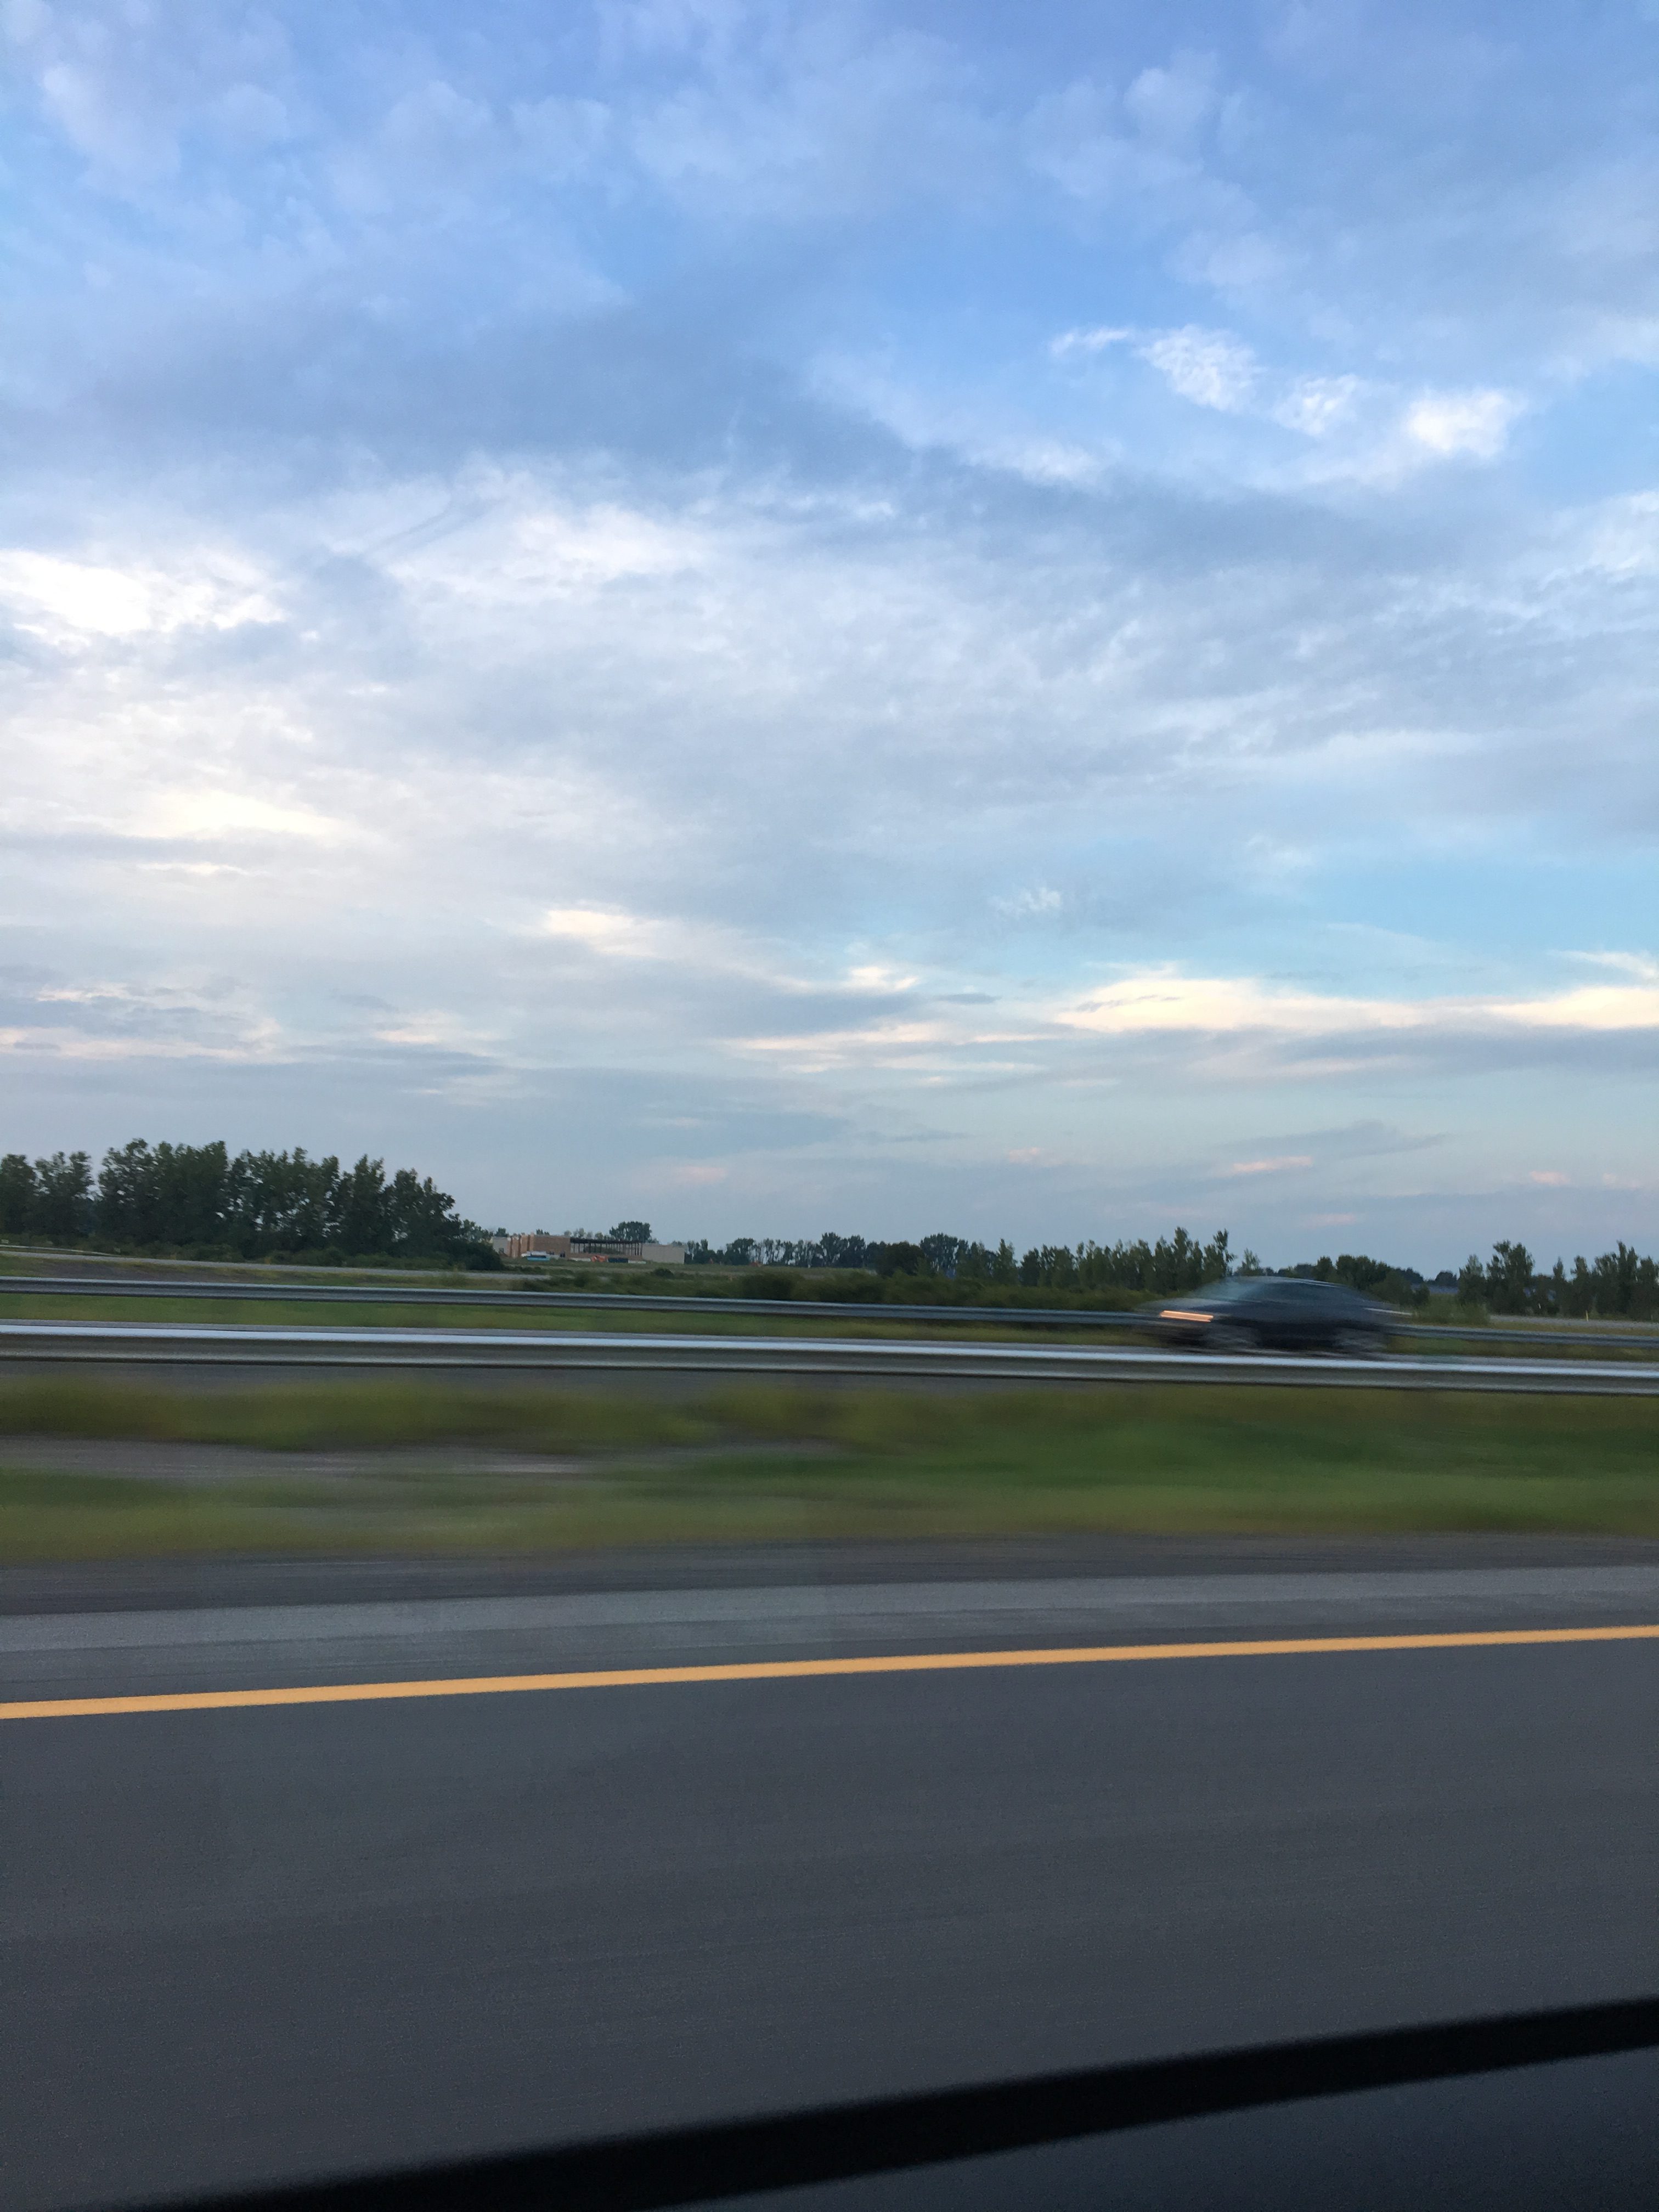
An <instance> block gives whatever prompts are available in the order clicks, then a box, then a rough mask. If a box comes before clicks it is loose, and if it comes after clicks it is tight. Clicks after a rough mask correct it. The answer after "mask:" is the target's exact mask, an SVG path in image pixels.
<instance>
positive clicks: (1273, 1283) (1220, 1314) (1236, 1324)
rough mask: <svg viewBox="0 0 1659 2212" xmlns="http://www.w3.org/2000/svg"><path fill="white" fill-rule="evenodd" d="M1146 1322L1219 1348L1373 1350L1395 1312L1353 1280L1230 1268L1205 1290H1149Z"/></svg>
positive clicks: (1186, 1341)
mask: <svg viewBox="0 0 1659 2212" xmlns="http://www.w3.org/2000/svg"><path fill="white" fill-rule="evenodd" d="M1136 1320H1137V1322H1138V1323H1139V1326H1140V1327H1141V1328H1144V1329H1146V1330H1148V1331H1150V1333H1151V1334H1152V1335H1154V1336H1156V1337H1157V1339H1158V1341H1159V1343H1161V1344H1176V1345H1182V1346H1187V1347H1188V1348H1190V1347H1192V1346H1205V1347H1206V1348H1207V1349H1208V1350H1210V1351H1212V1352H1255V1351H1257V1350H1261V1349H1264V1348H1269V1347H1270V1348H1271V1349H1272V1350H1273V1351H1275V1352H1345V1353H1346V1354H1347V1355H1348V1356H1349V1357H1350V1358H1370V1357H1373V1356H1374V1355H1375V1354H1376V1353H1377V1352H1381V1351H1382V1350H1383V1347H1384V1346H1385V1345H1386V1344H1387V1341H1388V1338H1389V1330H1390V1329H1391V1328H1393V1326H1394V1315H1393V1313H1392V1312H1391V1311H1390V1310H1389V1308H1388V1307H1387V1306H1383V1305H1378V1304H1376V1301H1375V1300H1374V1299H1372V1298H1368V1297H1364V1295H1363V1294H1362V1293H1361V1292H1360V1291H1354V1290H1350V1289H1349V1288H1348V1286H1347V1285H1346V1283H1321V1282H1316V1281H1313V1280H1311V1279H1310V1278H1309V1277H1307V1276H1304V1275H1229V1276H1228V1277H1227V1278H1226V1279H1225V1280H1224V1281H1222V1282H1218V1283H1206V1284H1205V1285H1204V1286H1203V1288H1202V1289H1201V1290H1197V1291H1182V1292H1181V1293H1180V1294H1179V1295H1177V1296H1176V1297H1164V1298H1149V1299H1148V1300H1147V1302H1146V1304H1145V1305H1143V1306H1142V1307H1141V1308H1140V1309H1139V1312H1138V1313H1137V1315H1136Z"/></svg>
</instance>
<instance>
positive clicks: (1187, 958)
mask: <svg viewBox="0 0 1659 2212" xmlns="http://www.w3.org/2000/svg"><path fill="white" fill-rule="evenodd" d="M0 224H3V237H0V332H3V336H0V769H3V773H0V1149H5V1150H17V1149H21V1150H26V1151H28V1152H40V1151H45V1150H51V1149H56V1148H57V1147H58V1146H67V1147H75V1146H83V1147H85V1148H86V1149H88V1151H90V1152H93V1153H94V1155H96V1154H97V1153H99V1152H101V1150H102V1149H103V1148H104V1147H105V1146H108V1145H112V1144H117V1143H120V1142H123V1141H125V1139H128V1138H129V1137H131V1136H135V1135H145V1136H148V1137H150V1138H152V1139H157V1138H161V1137H168V1138H172V1139H179V1140H190V1141H199V1140H202V1139H207V1138H210V1137H218V1136H222V1137H224V1138H225V1139H227V1140H228V1141H229V1143H230V1144H231V1145H232V1146H233V1148H238V1147H240V1146H243V1145H247V1146H254V1147H258V1146H264V1145H276V1146H284V1145H291V1144H295V1143H301V1144H304V1145H306V1146H307V1147H309V1148H310V1149H311V1150H312V1151H313V1152H338V1153H340V1154H342V1155H343V1156H345V1157H356V1154H357V1153H358V1152H362V1151H368V1152H371V1153H374V1154H379V1155H383V1156H385V1157H386V1158H387V1159H388V1161H389V1162H393V1163H398V1164H402V1163H405V1162H408V1163H412V1164H418V1165H419V1166H420V1167H421V1168H422V1169H423V1170H429V1171H430V1172H432V1173H433V1174H435V1176H437V1178H438V1180H439V1181H440V1182H441V1184H442V1185H443V1187H444V1188H446V1189H448V1190H451V1191H453V1193H454V1194H456V1196H457V1198H458V1200H459V1203H460V1205H461V1206H462V1209H463V1211H464V1212H466V1213H468V1214H469V1215H471V1216H472V1217H473V1218H477V1219H479V1220H481V1221H483V1223H484V1224H485V1225H487V1226H495V1225H497V1224H501V1225H506V1226H509V1227H513V1228H530V1227H546V1228H552V1229H561V1228H565V1227H568V1226H572V1225H599V1226H604V1225H606V1224H607V1223H608V1222H609V1221H610V1220H611V1219H613V1218H618V1217H621V1216H624V1215H626V1216H631V1217H636V1218H637V1217H643V1218H647V1219H649V1220H650V1221H651V1222H652V1223H653V1225H654V1226H655V1227H656V1229H657V1231H658V1233H659V1235H664V1236H707V1237H711V1238H712V1239H714V1240H715V1241H717V1242H718V1241H723V1240H724V1239H726V1238H727V1237H732V1236H735V1235H738V1234H750V1235H773V1236H782V1237H805V1236H810V1235H812V1234H815V1233H817V1231H822V1230H823V1229H826V1228H836V1229H837V1230H839V1231H843V1232H851V1231H859V1232H861V1233H863V1234H866V1235H869V1236H886V1237H916V1236H920V1235H922V1234H926V1233H927V1232H929V1231H933V1230H938V1229H948V1230H950V1231H954V1232H955V1233H957V1234H959V1235H963V1236H969V1237H990V1238H995V1237H1001V1236H1007V1237H1011V1238H1012V1240H1013V1241H1014V1242H1015V1243H1016V1244H1017V1245H1020V1246H1022V1247H1023V1246H1024V1244H1027V1243H1039V1242H1048V1241H1062V1240H1063V1241H1071V1242H1075V1241H1077V1240H1078V1239H1079V1238H1083V1237H1097V1238H1100V1239H1102V1240H1104V1241H1110V1240H1113V1239H1115V1238H1116V1237H1139V1236H1141V1235H1154V1236H1155V1235H1157V1234H1158V1233H1159V1232H1160V1231H1166V1230H1168V1229H1169V1228H1170V1227H1171V1226H1172V1225H1174V1224H1175V1223H1176V1221H1180V1222H1182V1223H1184V1224H1185V1225H1187V1226H1188V1228H1189V1229H1191V1230H1193V1231H1195V1232H1197V1233H1200V1234H1203V1235H1207V1234H1208V1233H1210V1232H1211V1231H1212V1230H1214V1229H1216V1228H1218V1227H1222V1226H1225V1227H1226V1228H1227V1229H1228V1230H1229V1231H1231V1235H1232V1237H1233V1242H1234V1245H1235V1248H1236V1249H1237V1248H1239V1247H1242V1246H1243V1245H1244V1244H1246V1243H1249V1244H1250V1245H1252V1246H1254V1247H1255V1249H1257V1250H1258V1251H1259V1252H1260V1253H1261V1255H1262V1256H1263V1257H1264V1258H1265V1259H1267V1261H1270V1262H1277V1263H1285V1262H1288V1261H1295V1260H1297V1259H1301V1258H1306V1257H1312V1256H1315V1255H1316V1254H1317V1253H1319V1252H1321V1251H1333V1252H1334V1251H1337V1250H1342V1249H1347V1250H1365V1251H1370V1252H1372V1253H1375V1254H1378V1255H1381V1256H1383V1257H1385V1258H1388V1259H1391V1260H1394V1261H1399V1262H1404V1263H1408V1264H1414V1265H1416V1266H1418V1267H1423V1268H1424V1269H1425V1271H1427V1272H1431V1273H1432V1272H1433V1271H1434V1270H1435V1269H1437V1268H1438V1267H1443V1266H1448V1265H1453V1266H1455V1265H1456V1264H1458V1263H1459V1262H1460V1261H1462V1258H1463V1257H1464V1256H1465V1255H1466V1254H1467V1253H1468V1252H1469V1251H1470V1250H1471V1249H1480V1250H1483V1251H1484V1250H1485V1249H1486V1248H1487V1247H1489V1245H1490V1244H1491V1243H1492V1240H1493V1239H1495V1238H1497V1237H1514V1236H1520V1237H1524V1238H1525V1239H1526V1240H1527V1242H1528V1243H1529V1244H1530V1245H1532V1246H1533V1248H1534V1250H1535V1251H1536V1252H1537V1253H1538V1254H1539V1255H1540V1256H1541V1259H1542V1260H1543V1261H1544V1263H1545V1264H1546V1265H1547V1264H1548V1262H1549V1261H1551V1260H1553V1257H1554V1256H1555V1255H1556V1254H1557V1253H1558V1252H1560V1253H1564V1254H1565V1255H1567V1257H1568V1258H1569V1260H1571V1255H1572V1254H1573V1253H1574V1252H1576V1251H1580V1250H1583V1251H1589V1252H1595V1251H1598V1250H1601V1249H1605V1248H1606V1247H1607V1245H1608V1244H1609V1243H1612V1242H1613V1240H1614V1239H1615V1238H1616V1237H1626V1238H1627V1239H1629V1240H1630V1241H1632V1242H1633V1243H1637V1244H1638V1245H1639V1246H1640V1247H1641V1248H1642V1249H1653V1248H1654V1247H1655V1245H1656V1244H1659V1156H1656V1142H1655V1133H1656V1127H1659V1115H1656V1110H1655V1109H1656V1076H1659V867H1656V860H1659V744H1656V723H1655V700H1656V676H1659V657H1656V647H1659V408H1656V399H1659V0H1645V4H1644V0H1618V3H1617V4H1613V0H1609V4H1606V5H1598V6H1586V5H1573V4H1571V0H1555V4H1552V5H1550V6H1547V7H1546V6H1542V5H1536V6H1534V5H1528V4H1526V3H1525V0H1517V4H1511V5H1507V6H1504V7H1502V8H1498V7H1495V6H1492V7H1486V8H1474V7H1469V6H1467V5H1462V4H1460V0H1434V4H1432V5H1431V4H1426V0H1425V4H1416V0H1389V4H1386V5H1382V4H1378V5H1368V4H1364V0H1352V4H1349V0H1331V4H1328V5H1323V4H1312V3H1311V0H1289V4H1262V5H1252V4H1249V0H1233V4H1230V5H1226V6H1218V7H1207V6H1197V5H1185V4H1182V0H1172V4H1170V5H1168V6H1165V7H1163V8H1158V9H1147V8H1146V7H1144V6H1129V5H1122V6H1119V5H1112V4H1094V5H1084V4H1064V0H1054V4H1045V0H1020V4H1018V5H1014V4H1006V0H998V4H991V0H951V4H950V5H948V6H947V5H945V4H943V0H938V4H934V0H912V4H903V0H888V3H887V4H878V0H870V4H862V0H831V4H827V5H817V4H809V0H802V4H799V5H787V4H753V3H752V0H599V4H588V0H559V4H540V5H532V4H526V0H469V5H468V6H466V7H465V8H464V9H458V8H455V7H453V5H448V4H445V5H438V4H436V0H397V3H396V4H394V0H330V4H328V5H323V4H321V0H313V4H308V5H282V4H270V5H265V6H256V7H244V6H240V5H234V4H230V0H165V4H163V3H162V0H155V4H150V0H125V4H118V5H97V4H86V5H82V4H72V3H71V0H0Z"/></svg>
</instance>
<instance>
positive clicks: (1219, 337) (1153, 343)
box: [1139, 324, 1257, 415]
mask: <svg viewBox="0 0 1659 2212" xmlns="http://www.w3.org/2000/svg"><path fill="white" fill-rule="evenodd" d="M1139 350H1140V352H1141V355H1142V356H1143V358H1144V359H1146V361H1149V362H1151V363H1152V367H1153V368H1155V369H1157V370H1158V372H1159V374H1161V375H1162V376H1164V378H1165V379H1166V380H1167V381H1168V383H1169V386H1170V390H1171V391H1172V392H1177V393H1179V395H1180V396H1181V398H1183V399H1190V400H1191V401H1192V402H1193V404H1194V406H1197V407H1213V408H1215V409H1216V410H1218V412H1219V413H1221V414H1224V415H1234V414H1238V413H1240V412H1242V411H1243V409H1245V408H1246V407H1248V406H1249V404H1250V400H1251V398H1252V397H1253V395H1254V393H1255V386H1256V376H1257V371H1256V363H1255V355H1254V354H1253V353H1252V352H1251V351H1250V349H1249V346H1247V345H1245V344H1244V343H1243V342H1242V341H1241V340H1239V339H1237V338H1236V337H1231V336H1230V335H1229V333H1228V332H1227V331H1206V330H1200V328H1198V326H1197V325H1194V324H1189V325H1187V327H1186V328H1185V329H1183V330H1178V331H1164V333H1163V334H1162V335H1161V336H1159V337H1154V338H1150V339H1148V340H1147V341H1146V343H1145V344H1144V345H1143V346H1141V348H1140V349H1139Z"/></svg>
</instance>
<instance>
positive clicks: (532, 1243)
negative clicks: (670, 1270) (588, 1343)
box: [489, 1229, 685, 1267]
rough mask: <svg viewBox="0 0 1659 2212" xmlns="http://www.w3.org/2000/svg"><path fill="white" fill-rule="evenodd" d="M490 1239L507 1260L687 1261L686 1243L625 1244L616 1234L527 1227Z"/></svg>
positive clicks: (661, 1264) (615, 1264) (614, 1264)
mask: <svg viewBox="0 0 1659 2212" xmlns="http://www.w3.org/2000/svg"><path fill="white" fill-rule="evenodd" d="M489 1241H490V1243H492V1244H493V1245H494V1246H495V1249H496V1250H497V1251H498V1252H499V1253H500V1254H501V1257H502V1259H503V1260H508V1261H511V1260H574V1261H580V1262H584V1263H586V1264H588V1265H593V1266H599V1267H628V1266H629V1265H633V1266H646V1267H684V1265H685V1247H684V1244H623V1243H618V1242H617V1239H616V1238H615V1237H580V1236H577V1235H575V1234H574V1233H572V1232H569V1231H567V1232H566V1234H564V1235H563V1236H562V1237H556V1236H554V1235H552V1234H551V1232H550V1231H548V1230H545V1229H536V1230H526V1231H520V1232H519V1233H518V1234H516V1235H513V1236H511V1237H491V1238H490V1240H489Z"/></svg>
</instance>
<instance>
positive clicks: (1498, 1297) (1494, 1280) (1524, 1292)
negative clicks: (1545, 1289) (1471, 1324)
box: [1486, 1237, 1622, 1314]
mask: <svg viewBox="0 0 1659 2212" xmlns="http://www.w3.org/2000/svg"><path fill="white" fill-rule="evenodd" d="M1621 1249H1622V1248H1621ZM1532 1277H1533V1258H1532V1254H1531V1253H1530V1252H1528V1249H1527V1248H1526V1246H1525V1245H1524V1244H1522V1243H1510V1241H1509V1239H1508V1238H1507V1237H1506V1238H1505V1239H1504V1242H1503V1243H1500V1244H1494V1245H1493V1246H1492V1258H1491V1259H1490V1260H1489V1261H1487V1262H1486V1304H1488V1306H1490V1307H1491V1309H1492V1311H1493V1313H1505V1314H1518V1313H1525V1312H1526V1310H1527V1309H1528V1306H1529V1305H1530V1304H1531V1303H1532Z"/></svg>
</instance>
